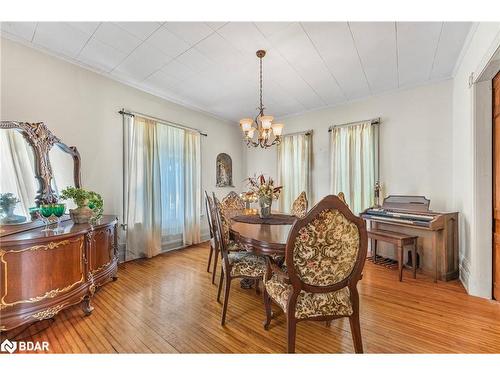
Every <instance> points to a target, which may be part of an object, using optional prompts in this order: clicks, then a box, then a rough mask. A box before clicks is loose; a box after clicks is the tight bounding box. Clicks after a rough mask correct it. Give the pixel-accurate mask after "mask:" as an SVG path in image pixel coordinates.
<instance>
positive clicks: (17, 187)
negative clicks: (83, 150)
mask: <svg viewBox="0 0 500 375" xmlns="http://www.w3.org/2000/svg"><path fill="white" fill-rule="evenodd" d="M0 147H1V149H0V153H1V160H2V171H1V174H2V182H1V183H0V194H1V195H0V211H1V213H0V215H1V217H0V236H4V235H7V234H11V233H16V232H21V231H24V230H27V229H30V228H34V227H37V226H40V225H42V223H41V222H39V221H36V222H31V219H30V215H29V208H30V207H34V206H39V205H41V204H45V203H55V202H57V199H58V196H59V192H60V191H61V190H62V189H64V188H65V187H67V186H70V185H71V186H76V187H80V186H81V184H80V154H79V153H78V151H77V149H76V148H75V147H69V146H67V145H66V144H64V143H63V142H61V140H60V139H59V138H57V137H56V136H55V135H54V134H52V133H51V132H50V130H49V129H48V128H47V127H46V126H45V124H44V123H43V122H39V123H28V122H15V121H1V122H0ZM1 204H3V207H2V206H1ZM13 205H14V207H13Z"/></svg>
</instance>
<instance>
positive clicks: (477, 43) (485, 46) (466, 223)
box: [453, 22, 500, 298]
mask: <svg viewBox="0 0 500 375" xmlns="http://www.w3.org/2000/svg"><path fill="white" fill-rule="evenodd" d="M499 35H500V23H498V22H496V23H480V24H478V25H476V27H474V28H473V30H472V31H471V35H470V36H469V37H470V39H469V42H468V43H467V44H466V45H465V47H464V51H463V52H462V56H463V58H462V60H461V63H460V64H459V66H458V69H457V71H456V74H455V77H454V79H453V207H454V209H456V210H457V211H459V212H460V228H459V229H460V249H461V251H460V258H461V259H460V267H461V269H460V278H461V279H462V282H463V283H464V285H465V287H466V288H467V290H468V291H469V293H470V294H473V295H477V296H481V297H486V298H491V288H492V284H491V256H492V247H491V246H492V245H491V240H490V241H488V240H486V241H481V238H479V237H480V233H479V231H480V230H482V229H484V230H485V231H487V232H488V235H489V236H490V238H491V209H489V210H488V209H487V208H485V207H479V206H478V203H479V201H478V199H483V200H485V201H489V202H490V204H491V195H490V196H486V197H485V196H481V197H479V196H477V195H478V192H477V191H476V189H475V178H476V172H477V171H478V170H479V168H477V165H475V163H476V161H477V160H479V159H477V158H476V155H477V153H476V152H477V149H476V146H478V144H476V143H475V142H476V139H477V137H476V132H475V130H476V129H475V128H474V123H475V120H474V117H475V109H477V107H476V106H475V105H474V103H475V102H476V98H475V97H474V91H475V87H474V86H473V87H469V76H470V75H471V73H472V74H473V77H478V76H479V75H480V73H481V71H482V70H483V68H484V67H485V65H486V63H487V60H488V59H489V58H490V57H491V56H492V55H493V53H494V51H495V50H496V48H498V46H499V40H500V36H499ZM490 95H491V94H490ZM483 136H486V139H488V138H489V142H490V147H491V129H490V134H489V135H487V134H486V135H484V134H483ZM490 157H491V153H490ZM478 211H479V212H480V211H483V214H485V215H488V216H489V220H487V223H489V225H487V226H486V228H485V227H484V225H483V226H482V228H481V227H480V226H478V224H479V223H480V218H478V217H477V213H478ZM484 236H487V235H486V234H485V235H484ZM484 236H483V237H484ZM488 259H489V262H488ZM488 264H489V266H488Z"/></svg>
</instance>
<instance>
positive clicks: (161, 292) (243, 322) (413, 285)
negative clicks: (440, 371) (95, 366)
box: [23, 244, 500, 353]
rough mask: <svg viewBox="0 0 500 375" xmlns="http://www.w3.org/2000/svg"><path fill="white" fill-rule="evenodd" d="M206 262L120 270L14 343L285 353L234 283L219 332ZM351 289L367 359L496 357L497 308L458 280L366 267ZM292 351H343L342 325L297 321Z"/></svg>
mask: <svg viewBox="0 0 500 375" xmlns="http://www.w3.org/2000/svg"><path fill="white" fill-rule="evenodd" d="M207 254H208V245H207V244H202V245H198V246H192V247H189V248H187V249H184V250H177V251H172V252H169V253H166V254H163V255H160V256H157V257H155V258H153V259H147V260H146V259H140V260H136V261H132V262H128V263H125V264H121V265H120V266H119V273H118V276H119V278H118V280H117V281H115V282H110V283H108V284H107V285H105V286H104V287H103V288H101V289H100V290H99V291H98V292H97V293H96V294H95V296H94V298H93V300H92V305H93V306H94V312H93V313H92V314H91V315H90V316H88V317H84V316H83V312H82V310H81V308H80V306H74V307H71V308H69V309H67V310H65V311H62V312H61V313H60V314H59V315H57V316H56V317H55V321H54V322H53V323H52V324H50V325H48V328H46V329H45V330H42V331H41V332H38V333H37V331H38V330H39V328H38V327H37V326H38V325H40V327H43V326H42V325H43V324H45V325H47V323H46V322H40V323H37V324H36V325H34V326H32V327H30V328H29V330H27V331H26V332H25V333H24V334H23V337H25V338H26V337H27V338H26V339H28V340H32V339H36V340H44V341H49V343H50V349H51V352H52V353H64V352H67V353H177V352H178V353H282V352H285V350H286V322H285V316H284V314H283V313H282V312H280V311H279V309H278V308H277V307H274V308H273V310H274V311H275V314H276V316H275V318H274V319H273V321H272V323H271V328H270V330H269V331H265V330H264V329H263V328H262V321H263V320H264V307H263V301H262V295H256V294H255V291H254V290H253V289H250V290H246V289H241V288H240V287H239V283H238V281H233V283H232V285H231V294H230V299H229V308H228V313H227V320H226V325H225V326H224V327H221V326H220V323H219V322H220V314H221V309H222V306H221V304H220V303H217V301H216V292H217V286H216V285H212V284H211V282H210V280H211V275H210V274H209V273H208V272H206V261H207ZM216 280H218V277H217V278H216ZM359 291H360V306H361V310H360V320H361V332H362V336H363V344H364V349H365V352H367V353H500V303H497V302H494V301H488V300H484V299H481V298H476V297H471V296H469V295H467V293H466V292H465V290H464V289H463V287H462V285H461V284H460V282H458V281H451V282H447V283H446V282H438V283H437V284H435V283H433V282H432V280H431V279H429V278H427V277H425V276H422V275H418V277H417V279H416V280H414V279H412V278H411V276H410V272H408V273H406V272H405V275H404V280H403V282H399V281H398V280H397V271H396V270H393V269H388V268H385V267H383V266H379V265H374V264H372V263H370V262H368V261H367V263H366V266H365V270H364V276H363V280H362V281H361V282H360V284H359ZM30 334H31V335H33V336H32V337H29V335H30ZM296 347H297V348H296V349H297V352H299V353H300V352H302V353H352V352H354V350H353V346H352V339H351V333H350V327H349V322H348V320H347V319H342V320H338V321H335V322H333V324H332V325H331V327H326V325H325V324H324V323H322V322H301V323H299V324H298V326H297V343H296Z"/></svg>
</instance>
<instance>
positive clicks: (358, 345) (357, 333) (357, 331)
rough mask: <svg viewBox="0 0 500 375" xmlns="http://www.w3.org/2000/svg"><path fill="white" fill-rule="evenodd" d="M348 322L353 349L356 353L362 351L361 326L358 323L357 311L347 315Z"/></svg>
mask: <svg viewBox="0 0 500 375" xmlns="http://www.w3.org/2000/svg"><path fill="white" fill-rule="evenodd" d="M349 323H350V324H351V335H352V342H353V344H354V351H355V352H356V353H363V341H362V339H361V327H360V325H359V312H358V311H355V312H354V313H353V314H352V315H351V316H350V317H349Z"/></svg>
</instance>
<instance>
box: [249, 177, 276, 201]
mask: <svg viewBox="0 0 500 375" xmlns="http://www.w3.org/2000/svg"><path fill="white" fill-rule="evenodd" d="M247 180H248V185H249V186H250V192H249V193H252V194H254V195H255V196H256V197H257V198H258V199H259V200H260V199H262V198H265V199H271V200H273V199H278V197H279V195H280V192H281V189H283V186H278V187H274V181H273V179H272V178H271V177H269V178H268V179H267V180H266V178H265V177H264V175H263V174H261V175H260V176H258V177H255V176H254V177H248V178H247ZM247 194H248V193H247Z"/></svg>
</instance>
